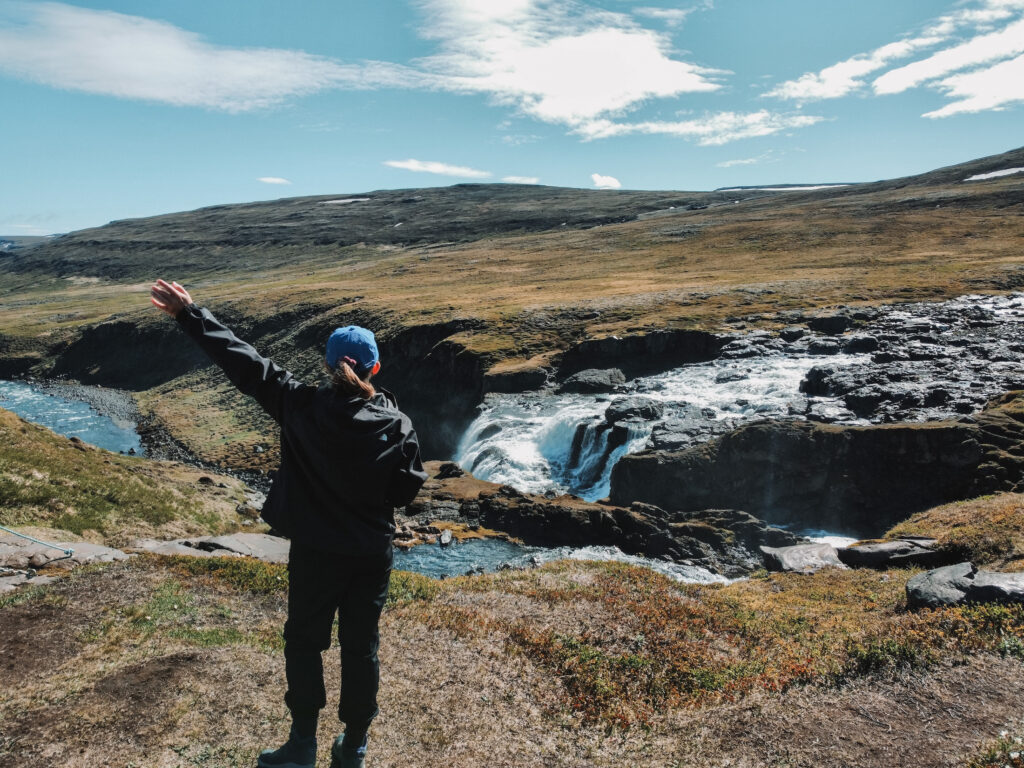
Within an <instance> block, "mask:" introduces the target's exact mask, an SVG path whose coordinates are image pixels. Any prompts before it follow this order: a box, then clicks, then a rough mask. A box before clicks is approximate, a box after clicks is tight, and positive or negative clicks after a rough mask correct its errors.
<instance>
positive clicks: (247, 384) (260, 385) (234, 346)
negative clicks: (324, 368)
mask: <svg viewBox="0 0 1024 768" xmlns="http://www.w3.org/2000/svg"><path fill="white" fill-rule="evenodd" d="M150 301H151V302H152V303H153V306H155V307H156V308H157V309H159V310H160V311H162V312H165V313H166V314H168V315H170V316H171V317H173V318H175V319H176V320H177V321H178V323H179V325H181V327H182V329H183V330H184V331H185V333H187V334H188V335H189V336H190V337H192V339H193V340H194V341H195V342H196V343H197V344H198V345H199V346H200V347H201V348H202V350H203V351H204V352H205V353H206V355H207V356H208V357H209V358H210V359H211V360H213V362H215V363H216V364H217V365H218V366H220V368H221V370H223V371H224V373H225V374H226V375H227V377H228V379H230V380H231V383H232V384H234V385H235V386H236V387H238V389H239V390H240V391H242V392H244V393H245V394H247V395H251V396H252V397H255V398H256V400H257V402H259V404H260V405H261V406H263V410H265V411H266V412H267V413H268V414H270V416H271V417H272V418H273V419H274V421H276V422H278V423H280V422H281V417H282V414H283V408H284V396H285V394H286V393H287V392H289V391H290V390H293V389H297V388H298V387H300V386H302V385H301V384H300V383H299V382H297V381H295V380H294V379H293V378H292V375H291V374H290V373H289V372H288V371H286V370H284V369H282V368H279V367H278V366H276V365H274V363H273V362H271V361H270V360H269V359H267V358H265V357H263V356H262V355H260V353H259V352H257V351H256V350H255V349H254V348H253V347H251V346H250V345H249V344H246V343H245V342H244V341H242V340H241V339H239V338H238V337H237V336H235V334H233V333H232V332H231V330H230V329H229V328H228V327H227V326H225V325H224V324H222V323H221V322H220V321H219V320H217V318H215V317H214V316H213V314H212V313H211V312H210V310H208V309H201V308H199V307H197V306H196V305H195V304H194V303H193V302H192V297H191V296H190V295H189V292H188V291H186V290H185V289H184V288H183V287H182V286H180V285H178V283H168V282H166V281H165V280H157V281H156V283H154V284H153V286H152V288H150Z"/></svg>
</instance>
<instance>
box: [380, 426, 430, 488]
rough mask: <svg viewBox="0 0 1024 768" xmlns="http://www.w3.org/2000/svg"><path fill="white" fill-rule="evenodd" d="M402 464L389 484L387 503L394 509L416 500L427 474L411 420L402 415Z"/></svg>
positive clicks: (393, 474)
mask: <svg viewBox="0 0 1024 768" xmlns="http://www.w3.org/2000/svg"><path fill="white" fill-rule="evenodd" d="M402 432H403V435H404V439H403V440H402V459H403V460H402V462H401V463H399V464H398V466H397V467H395V470H394V471H393V472H392V475H391V481H390V482H389V483H388V493H387V497H388V498H387V503H388V504H389V505H391V506H393V507H404V506H405V505H407V504H410V503H411V502H412V500H413V499H415V498H416V494H417V493H419V490H420V488H421V487H422V486H423V483H425V482H426V481H427V473H426V472H425V471H424V469H423V462H422V461H421V460H420V444H419V441H418V440H417V439H416V432H415V431H414V430H413V428H412V423H411V422H410V421H409V418H408V417H407V416H406V415H405V414H402Z"/></svg>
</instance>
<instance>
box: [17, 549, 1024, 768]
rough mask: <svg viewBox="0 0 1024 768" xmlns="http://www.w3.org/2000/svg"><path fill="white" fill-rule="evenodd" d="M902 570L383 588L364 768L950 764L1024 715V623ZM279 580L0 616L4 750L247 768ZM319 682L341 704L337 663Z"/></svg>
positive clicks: (132, 566)
mask: <svg viewBox="0 0 1024 768" xmlns="http://www.w3.org/2000/svg"><path fill="white" fill-rule="evenodd" d="M907 577H908V574H907V573H905V572H890V573H875V572H850V571H846V572H839V571H833V572H823V573H819V574H817V575H814V576H804V575H800V576H795V575H789V576H778V575H776V576H771V577H768V576H766V577H763V578H757V579H753V580H751V581H749V582H743V583H737V584H733V585H730V586H724V587H723V586H716V587H697V586H685V587H681V586H679V585H676V584H674V583H672V582H670V581H668V580H666V579H664V578H663V577H660V576H658V575H656V574H653V573H651V572H649V571H646V570H644V569H636V568H631V567H626V566H622V565H615V564H598V563H578V562H564V563H555V564H550V565H547V566H545V567H543V568H541V569H539V570H535V571H528V572H520V573H506V574H498V575H491V576H476V577H463V578H458V579H452V580H448V581H442V582H434V581H430V580H429V579H424V578H422V577H415V576H410V575H404V574H396V576H395V578H394V580H393V583H392V591H391V595H390V597H389V600H388V607H387V608H386V611H385V614H384V618H383V620H382V647H381V655H382V688H381V697H380V699H381V716H380V718H379V720H378V721H377V724H376V725H375V727H374V730H373V734H372V741H371V744H372V757H373V760H374V763H373V764H374V765H377V766H403V767H407V766H420V765H423V766H426V765H438V764H444V765H450V766H453V768H458V767H461V766H466V767H467V768H468V767H469V766H473V767H474V768H475V767H476V766H480V765H489V766H517V767H519V766H540V765H544V766H577V765H593V766H612V765H622V764H623V763H624V762H626V763H628V764H631V765H639V766H665V765H672V766H707V765H747V766H761V765H773V766H776V765H789V766H815V767H816V768H820V766H849V765H857V766H863V767H864V768H870V767H872V766H879V767H881V766H886V767H887V766H891V765H897V764H901V762H902V761H903V760H904V759H905V756H906V755H907V754H909V753H910V752H911V751H912V752H913V754H914V764H915V765H916V766H920V767H921V768H924V767H925V766H951V765H962V764H964V762H965V761H966V760H967V759H968V758H969V757H970V756H971V755H972V754H974V755H979V756H980V755H983V754H985V753H987V752H988V751H990V750H992V749H994V748H995V747H994V746H993V742H994V740H995V739H997V738H998V735H999V733H1000V732H1001V731H1004V730H1005V729H1006V728H1007V727H1011V728H1012V727H1015V726H1014V723H1015V720H1014V718H1016V717H1017V716H1019V713H1020V711H1021V707H1022V706H1024V665H1022V664H1021V658H1022V654H1024V650H1022V649H1024V609H1022V608H1021V607H1017V608H999V607H988V608H984V609H982V608H965V609H949V610H943V611H926V612H922V613H917V614H915V613H908V612H907V611H906V610H905V608H904V606H903V604H902V592H903V585H904V583H905V581H906V579H907ZM285 585H286V573H285V571H284V570H283V568H281V567H280V566H263V565H260V564H258V563H255V564H254V563H251V562H246V561H244V560H237V559H230V560H221V559H202V560H195V559H186V558H156V557H144V558H138V559H136V560H134V561H132V562H129V563H116V564H110V565H107V566H103V567H97V568H91V569H88V570H86V571H81V572H78V573H76V574H75V575H73V576H72V577H70V578H67V579H63V580H61V581H59V582H57V583H55V584H53V585H49V586H47V587H43V588H40V589H36V590H34V591H29V592H21V593H16V594H15V595H14V596H13V597H8V598H4V599H3V600H0V650H2V651H3V652H4V653H5V657H6V658H11V659H17V663H16V664H13V665H3V666H0V683H2V685H0V691H2V692H3V693H0V756H3V757H4V758H5V762H6V763H7V764H10V765H14V766H21V765H29V764H38V763H40V762H47V761H50V762H52V761H53V760H54V759H56V760H58V761H60V762H61V764H62V765H67V766H86V765H94V764H97V763H106V764H118V765H133V764H134V765H153V766H163V765H167V766H171V765H196V766H209V767H211V768H212V767H213V766H219V767H222V766H248V765H251V764H252V762H253V759H254V757H255V755H256V753H257V752H258V751H259V749H260V748H261V747H264V746H267V745H271V744H274V743H275V742H276V741H277V740H278V739H280V738H281V737H282V736H283V734H284V733H285V732H286V730H287V719H286V711H285V708H284V706H283V704H282V703H281V698H282V695H283V687H284V664H283V659H282V656H281V639H280V634H279V633H280V629H281V625H282V623H283V619H284V609H285V600H284V587H285ZM58 618H59V623H57V619H58ZM325 667H326V670H327V680H328V689H329V690H331V689H332V688H334V689H336V686H337V681H338V657H337V653H336V652H329V653H327V654H325ZM968 691H969V693H968ZM330 709H331V708H330V707H328V708H327V710H325V715H324V717H323V718H322V722H321V725H320V732H319V737H320V744H321V760H322V761H324V763H325V764H326V760H327V757H326V752H327V750H328V748H329V744H330V741H331V739H332V738H333V735H334V734H335V733H336V732H337V723H336V722H333V718H332V717H331V714H330ZM1016 735H1018V734H1017V732H1014V733H1013V736H1016ZM1006 742H1007V743H1012V739H1006Z"/></svg>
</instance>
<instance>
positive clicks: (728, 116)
mask: <svg viewBox="0 0 1024 768" xmlns="http://www.w3.org/2000/svg"><path fill="white" fill-rule="evenodd" d="M823 119H824V118H822V117H818V116H815V115H801V114H789V115H785V114H779V113H776V112H769V111H768V110H766V109H764V110H760V111H758V112H717V113H713V114H709V115H705V116H704V117H701V118H697V119H694V120H679V121H647V122H638V123H616V122H613V121H611V120H593V121H591V122H589V123H587V124H585V125H583V126H580V127H579V128H577V130H576V132H577V133H579V134H580V135H582V136H583V137H584V138H586V139H603V138H607V137H609V136H624V135H627V134H631V133H647V134H654V133H660V134H667V135H670V136H681V137H683V138H688V139H696V141H697V143H698V144H701V145H703V146H716V145H719V144H728V143H729V142H730V141H736V140H737V139H749V138H752V137H755V136H770V135H772V134H775V133H780V132H782V131H786V130H790V129H793V128H804V127H807V126H809V125H814V124H815V123H819V122H821V121H822V120H823Z"/></svg>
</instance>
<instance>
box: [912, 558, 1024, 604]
mask: <svg viewBox="0 0 1024 768" xmlns="http://www.w3.org/2000/svg"><path fill="white" fill-rule="evenodd" d="M999 602H1009V603H1024V573H998V572H996V571H980V570H978V569H977V568H976V567H975V566H974V565H972V564H971V563H957V564H956V565H947V566H945V567H944V568H936V569H935V570H933V571H928V572H927V573H922V574H918V575H917V576H914V577H913V578H912V579H910V581H908V582H907V606H908V607H910V608H942V607H944V606H947V605H963V604H965V603H999Z"/></svg>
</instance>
